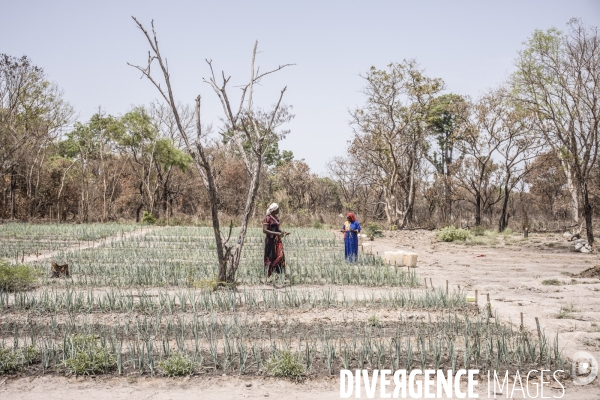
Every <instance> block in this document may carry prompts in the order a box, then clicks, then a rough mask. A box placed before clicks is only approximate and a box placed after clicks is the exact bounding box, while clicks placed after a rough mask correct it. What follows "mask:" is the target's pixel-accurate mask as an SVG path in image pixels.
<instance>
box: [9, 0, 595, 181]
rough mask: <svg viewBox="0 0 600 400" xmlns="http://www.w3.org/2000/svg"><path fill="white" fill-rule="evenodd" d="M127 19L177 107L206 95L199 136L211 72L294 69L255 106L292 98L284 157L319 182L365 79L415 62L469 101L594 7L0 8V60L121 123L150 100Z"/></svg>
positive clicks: (266, 88) (211, 100) (236, 74)
mask: <svg viewBox="0 0 600 400" xmlns="http://www.w3.org/2000/svg"><path fill="white" fill-rule="evenodd" d="M132 15H134V16H136V17H137V18H138V19H139V20H140V21H141V22H143V23H144V24H146V25H148V27H149V25H150V21H151V20H152V19H154V21H155V26H156V29H157V32H158V37H159V42H160V46H161V51H162V54H163V56H166V57H167V59H168V61H169V67H170V71H171V75H172V81H173V83H174V91H175V96H176V99H177V100H178V101H179V102H182V103H190V104H191V103H193V99H194V98H195V97H196V96H197V95H198V94H201V95H202V96H203V120H204V121H205V122H211V121H212V122H213V123H214V124H218V122H219V118H220V116H221V115H222V111H221V109H220V105H219V103H218V102H217V98H216V96H215V95H214V94H213V93H212V92H211V89H210V87H209V86H208V85H207V84H205V83H203V82H202V77H205V76H207V75H208V68H207V65H206V63H205V61H204V60H205V59H206V58H209V59H212V60H213V61H214V65H215V67H216V68H217V69H218V70H221V69H224V70H225V71H226V73H227V74H228V75H231V76H232V81H231V82H232V86H234V85H235V84H241V83H243V82H245V81H246V80H247V79H248V76H249V69H250V68H249V63H250V55H251V51H252V46H253V44H254V41H255V40H258V42H259V50H260V51H261V53H260V54H259V57H258V63H259V65H261V66H262V68H263V69H267V68H272V67H275V66H277V65H278V64H284V63H295V64H297V65H296V66H293V67H290V68H288V69H285V70H283V71H281V72H278V73H277V74H276V75H273V77H272V78H271V79H265V80H264V82H263V85H262V86H261V87H259V88H258V91H259V93H258V95H259V100H260V101H261V102H263V104H265V106H269V105H270V104H272V103H273V102H274V101H275V100H276V97H277V94H278V92H279V91H280V90H281V88H282V87H283V86H285V85H287V87H288V91H287V93H286V95H285V102H286V103H287V104H291V105H293V107H294V114H295V115H296V117H295V119H294V120H293V121H292V123H291V124H290V125H289V128H290V129H291V134H290V135H289V137H288V138H287V139H286V140H285V141H284V142H283V143H282V145H281V147H282V148H284V149H288V150H293V152H294V154H295V155H296V158H304V159H305V160H306V161H307V162H308V163H309V165H310V166H311V167H312V168H313V170H315V171H316V172H320V173H323V172H325V165H326V163H327V161H328V160H329V159H331V157H333V156H336V155H342V154H344V151H345V148H346V145H347V141H348V140H349V139H350V138H351V136H352V129H351V127H350V126H349V125H348V120H349V116H348V110H349V109H350V108H354V107H356V106H358V105H360V104H362V103H363V97H362V95H361V93H360V90H361V88H362V87H363V82H362V81H361V78H360V77H359V74H360V73H362V72H364V71H366V70H367V69H368V68H370V67H371V66H372V65H373V66H376V67H378V68H384V67H385V66H386V65H387V64H389V63H390V62H399V61H402V60H403V59H411V58H414V59H416V60H417V61H418V62H419V64H420V65H421V67H422V68H425V69H426V73H427V74H428V75H430V76H432V77H440V78H443V79H444V81H445V82H446V87H447V91H449V92H454V93H458V94H464V95H470V96H474V97H476V96H477V95H478V94H480V93H481V92H482V91H485V90H486V89H487V88H490V87H493V86H496V85H498V84H499V83H501V82H502V81H503V80H505V79H506V77H507V76H508V75H509V74H510V73H511V72H512V71H513V63H514V59H515V57H516V55H517V52H518V50H519V49H520V48H521V47H522V43H523V41H525V40H526V39H527V37H529V36H530V35H531V33H532V32H533V31H534V30H535V29H547V28H550V27H552V26H555V27H558V28H559V29H564V28H565V26H566V23H567V21H568V20H569V19H570V18H572V17H580V18H582V19H583V21H584V23H585V24H587V25H595V26H599V25H600V1H573V0H571V1H560V2H559V1H548V0H545V1H496V2H491V1H485V2H484V1H416V0H415V1H410V2H409V1H369V2H367V1H362V2H358V1H322V0H321V1H306V0H304V1H294V2H292V1H282V0H279V1H219V2H217V1H212V2H208V1H148V0H146V1H125V0H121V1H108V0H103V1H87V0H86V1H37V2H35V1H25V0H20V1H16V0H0V53H7V54H10V55H14V56H21V55H27V56H29V57H30V58H31V59H32V60H33V62H34V63H35V64H37V65H39V66H41V67H43V68H44V69H45V71H46V73H47V74H48V76H49V77H50V79H51V80H53V81H55V82H56V83H57V84H58V85H59V86H60V87H61V88H62V89H63V90H64V94H65V98H66V99H67V100H68V101H69V102H71V103H72V104H73V106H74V107H75V109H76V110H77V112H78V114H79V118H80V120H81V121H85V120H87V119H89V117H90V116H91V115H92V114H93V113H94V112H95V111H96V110H97V109H98V107H99V106H102V108H103V109H105V110H106V111H107V112H108V113H111V114H115V115H118V114H122V113H125V112H127V111H128V110H129V108H130V107H131V106H133V105H140V104H148V103H150V102H151V101H152V100H154V99H155V98H157V91H156V89H155V88H154V87H153V86H152V85H151V84H150V82H148V81H146V80H140V79H139V78H140V74H139V73H138V71H136V70H134V69H133V68H131V67H129V66H127V62H131V63H138V64H144V63H145V61H146V57H147V50H148V46H147V43H146V42H145V38H144V37H143V35H142V33H141V31H139V30H138V29H137V27H136V26H135V24H134V22H133V21H132V19H131V16H132ZM157 72H158V71H157ZM232 92H233V93H235V92H236V91H235V90H234V91H232Z"/></svg>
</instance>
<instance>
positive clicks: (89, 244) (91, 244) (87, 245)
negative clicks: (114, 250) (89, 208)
mask: <svg viewBox="0 0 600 400" xmlns="http://www.w3.org/2000/svg"><path fill="white" fill-rule="evenodd" d="M161 228H162V227H161V226H152V227H147V228H141V229H138V230H135V231H132V232H127V233H123V234H117V235H112V236H107V237H105V238H102V239H97V240H90V241H85V242H80V243H78V244H77V245H73V246H70V247H65V248H64V249H60V250H55V251H49V252H47V253H39V254H38V255H37V256H36V255H35V254H32V255H28V256H26V257H23V261H22V262H24V263H31V262H36V261H37V262H39V261H43V260H49V259H52V258H55V257H57V256H58V255H59V254H60V253H61V252H64V251H69V250H85V249H93V248H96V247H100V246H102V245H105V244H110V243H112V242H115V241H120V240H125V239H128V238H131V237H137V236H143V235H146V234H148V233H150V232H154V231H156V230H159V229H161ZM82 243H83V244H82Z"/></svg>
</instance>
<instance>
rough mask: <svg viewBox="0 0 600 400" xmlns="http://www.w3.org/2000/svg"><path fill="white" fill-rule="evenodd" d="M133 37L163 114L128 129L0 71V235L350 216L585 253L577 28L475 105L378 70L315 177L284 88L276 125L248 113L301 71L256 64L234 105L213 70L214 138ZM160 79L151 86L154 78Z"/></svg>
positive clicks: (442, 88) (595, 42)
mask: <svg viewBox="0 0 600 400" xmlns="http://www.w3.org/2000/svg"><path fill="white" fill-rule="evenodd" d="M135 22H136V24H138V27H139V28H140V29H141V30H142V32H143V33H144V35H145V37H146V39H147V41H148V42H147V43H148V45H149V46H150V48H151V57H150V59H149V60H148V62H149V64H148V65H144V66H138V65H132V66H133V67H135V68H137V69H138V70H140V71H141V72H142V73H143V74H144V76H146V78H148V80H149V81H150V82H151V84H154V85H155V86H156V88H157V90H158V91H159V92H158V93H159V99H160V101H155V102H153V103H151V104H148V105H143V106H138V107H134V108H132V109H131V110H129V111H128V112H126V113H124V114H122V115H108V114H106V112H104V111H103V110H101V109H99V110H98V112H97V113H96V114H94V115H93V116H92V117H91V118H90V120H89V121H87V122H77V121H75V120H74V115H75V114H74V109H73V107H72V106H71V105H70V104H68V103H67V102H66V101H65V100H64V97H63V94H62V92H61V91H60V89H59V88H58V86H57V85H56V84H54V83H52V82H51V81H50V79H49V77H47V76H46V74H45V73H44V71H43V69H42V68H41V67H39V66H36V65H34V63H33V62H32V61H31V60H30V59H29V58H28V57H21V58H16V57H13V56H9V55H4V54H3V55H1V57H0V141H1V145H0V189H1V190H2V195H1V196H0V217H1V218H2V219H5V220H8V219H16V220H37V219H40V220H53V221H64V222H69V221H77V222H91V221H112V220H123V219H124V220H135V221H141V220H142V219H143V218H144V215H146V216H149V215H152V217H153V218H158V219H161V220H164V221H172V222H173V223H179V222H181V223H183V222H187V221H212V222H213V226H214V224H215V222H216V223H217V226H220V225H219V221H222V223H225V224H228V221H229V220H235V221H236V224H242V225H243V224H246V225H247V224H251V223H258V222H259V221H258V219H259V218H261V217H260V215H261V214H262V212H260V213H259V212H258V211H257V210H262V208H264V207H266V205H267V204H268V203H270V202H272V201H277V202H278V203H280V204H281V206H282V209H283V210H284V211H285V216H284V218H285V219H286V220H288V222H289V223H295V224H313V223H314V224H320V223H336V224H337V223H338V222H339V221H338V220H339V217H338V215H339V214H340V213H344V212H345V211H348V210H352V211H355V212H357V213H358V214H359V216H360V217H361V219H362V220H363V221H372V222H378V223H380V224H382V225H385V226H386V227H388V228H391V229H405V228H416V227H424V228H434V227H439V226H445V225H457V226H458V225H461V226H476V225H484V226H487V227H493V228H495V229H498V230H499V231H503V230H505V229H506V228H507V227H509V226H512V227H513V229H524V228H528V229H560V228H563V227H571V226H582V227H583V226H585V228H586V234H587V237H588V241H590V242H591V243H593V214H594V209H595V206H596V205H597V204H598V202H599V193H598V192H599V191H598V189H599V185H598V183H599V179H600V170H599V168H598V167H599V165H598V158H597V156H598V137H599V122H600V104H599V101H600V100H599V99H600V41H599V37H598V31H597V28H596V27H588V26H585V25H584V24H583V23H582V22H581V21H580V20H571V21H570V22H569V24H568V25H567V29H566V31H565V32H561V31H559V30H557V29H554V28H553V29H549V30H546V31H535V32H534V33H533V35H532V36H531V37H530V38H529V39H528V40H527V41H526V42H525V44H524V48H523V49H522V50H521V51H519V52H518V53H517V54H516V60H515V70H514V72H513V73H512V74H511V76H510V78H509V79H508V80H507V81H506V82H504V83H503V84H501V85H499V86H497V87H495V88H491V89H487V90H483V91H482V95H480V96H479V97H477V98H470V97H468V96H464V95H461V94H457V93H449V92H448V90H447V88H446V85H445V83H444V81H443V80H442V79H441V78H438V77H430V76H428V75H427V74H426V73H425V71H424V69H423V68H422V67H421V66H420V65H419V64H418V63H417V62H416V61H415V60H404V61H402V62H398V63H391V64H389V65H388V66H386V67H384V68H382V69H379V68H376V67H371V68H370V69H369V70H368V71H366V72H365V73H364V74H363V75H362V77H363V78H364V87H363V94H364V103H363V104H362V105H360V106H359V107H357V108H355V109H352V110H350V113H349V122H350V124H351V126H352V129H353V133H352V137H351V140H350V141H349V144H348V147H347V152H346V155H345V156H343V157H336V158H334V159H332V160H330V162H329V163H328V166H327V171H328V172H327V174H326V175H325V176H319V175H317V174H315V173H313V172H312V171H311V170H310V167H309V166H308V165H307V164H306V163H305V162H304V160H298V159H296V158H294V155H293V153H292V152H291V151H286V150H282V149H280V146H279V142H280V140H281V139H282V138H284V137H285V136H286V135H287V134H288V133H289V132H288V130H287V129H286V128H285V125H286V123H287V122H289V121H290V120H291V119H292V118H293V115H292V113H291V108H290V107H289V106H287V105H286V104H285V102H284V101H283V99H284V93H285V88H284V89H283V90H281V91H280V92H278V94H277V95H276V96H274V99H275V103H274V105H273V106H271V107H270V108H269V107H267V108H264V107H260V105H259V104H255V101H254V100H253V91H254V90H255V86H257V85H256V84H257V83H258V82H259V81H260V80H262V79H264V78H265V77H267V75H269V74H270V73H275V72H278V71H281V70H282V69H284V68H287V67H290V66H291V65H287V64H284V65H280V66H278V67H276V68H274V69H272V70H269V71H268V72H267V73H263V72H259V71H260V70H259V69H257V68H256V67H255V65H254V63H255V58H256V48H255V49H254V52H253V54H252V60H251V61H252V71H253V73H252V75H251V76H250V79H249V80H248V83H247V84H246V85H245V86H243V90H242V92H243V93H242V95H241V97H240V98H238V97H236V98H235V100H234V99H233V97H234V96H233V95H232V94H230V93H229V91H228V82H229V77H227V76H226V75H225V74H224V73H222V74H218V73H215V71H214V70H213V66H212V62H211V61H208V67H209V71H210V74H209V76H208V77H207V78H205V79H204V82H206V84H208V85H209V86H210V88H211V89H212V91H213V92H214V95H215V96H216V97H217V98H218V99H219V101H220V102H221V104H222V105H223V115H222V116H221V117H222V118H221V119H222V121H223V122H222V124H221V125H220V126H218V127H215V128H213V127H210V126H205V125H203V124H202V122H201V117H200V114H201V110H200V108H201V98H200V97H198V98H197V99H196V102H195V104H191V105H185V103H181V102H180V103H176V102H175V101H176V97H175V95H174V94H173V93H172V91H171V89H170V79H175V78H176V77H173V78H172V77H171V76H170V74H169V72H168V67H167V65H166V63H163V64H161V63H162V56H161V54H160V50H159V49H158V41H156V34H155V32H154V26H152V30H151V32H148V31H146V30H145V29H144V27H143V26H142V25H141V24H140V23H138V22H137V21H135ZM151 63H155V64H156V63H157V64H158V70H157V71H158V72H159V75H157V76H155V75H152V74H150V68H149V66H150V64H151ZM159 78H160V79H159ZM159 80H160V82H162V85H161V83H159ZM182 104H183V105H182ZM234 104H238V105H239V107H237V108H236V106H235V105H234ZM240 217H241V220H240ZM234 247H235V246H234ZM223 251H224V252H226V251H227V250H226V249H224V250H223ZM231 251H234V250H231ZM223 257H225V254H224V256H223ZM225 258H226V257H225Z"/></svg>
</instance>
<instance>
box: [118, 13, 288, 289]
mask: <svg viewBox="0 0 600 400" xmlns="http://www.w3.org/2000/svg"><path fill="white" fill-rule="evenodd" d="M133 20H134V21H135V23H136V24H137V26H138V27H139V28H140V30H141V31H142V32H143V33H144V35H145V37H146V39H147V41H148V44H149V45H150V49H151V50H150V51H149V53H148V64H147V65H146V66H145V67H141V66H137V65H132V66H133V67H135V68H137V69H138V70H139V71H141V72H142V74H143V76H145V77H146V78H148V79H149V80H150V81H151V82H152V83H153V84H154V86H155V87H156V88H157V89H158V91H159V93H160V95H161V96H162V98H163V99H164V100H165V102H166V103H167V104H168V105H169V107H170V108H171V110H172V112H173V116H174V118H175V122H176V124H177V128H178V131H179V134H180V135H181V137H182V139H183V141H184V143H185V145H186V148H187V149H188V151H189V153H190V155H191V156H192V158H193V159H194V162H195V165H196V169H197V171H198V174H199V175H200V178H201V180H202V183H203V184H204V186H205V188H206V189H207V191H208V194H209V198H210V205H211V216H212V224H213V229H214V235H215V242H216V247H217V257H218V260H219V272H218V281H219V282H220V283H227V284H233V283H235V274H236V271H237V269H238V266H239V262H240V259H241V253H242V249H243V246H244V240H245V237H246V231H247V228H248V222H249V219H250V217H251V214H252V211H253V208H254V204H255V201H256V194H257V190H258V186H259V183H260V182H259V181H260V172H261V169H262V166H263V161H264V156H265V152H266V151H267V149H268V147H269V144H271V143H272V142H274V141H278V140H280V139H281V138H282V137H283V136H284V135H285V134H286V133H287V132H286V131H282V132H277V129H278V128H279V127H280V126H281V125H282V124H284V123H285V122H288V121H289V120H290V119H291V118H292V115H291V114H290V112H289V108H288V107H286V106H285V105H283V104H282V99H283V95H284V93H285V90H286V88H283V90H281V92H280V94H279V98H278V100H277V102H276V103H275V105H274V106H273V107H272V108H271V109H270V110H268V111H261V110H260V109H259V108H258V107H257V106H256V105H255V104H254V88H255V85H256V84H258V83H259V82H260V81H261V80H262V78H264V77H265V76H267V75H269V74H272V73H274V72H277V71H279V70H281V69H283V68H285V67H287V66H289V65H291V64H285V65H280V66H278V67H277V68H275V69H273V70H269V71H266V72H261V71H260V69H259V68H258V67H256V65H255V61H256V54H257V48H258V42H257V43H256V44H255V46H254V50H253V52H252V61H251V70H250V79H249V81H248V83H246V84H245V85H243V86H242V87H241V96H240V98H239V101H238V103H237V104H238V106H237V108H235V107H234V105H233V103H232V102H231V96H230V95H229V93H228V91H227V89H228V87H227V85H228V83H229V81H230V78H231V77H229V76H226V75H225V73H224V72H223V73H221V76H220V78H217V76H216V74H215V72H214V68H213V65H212V61H209V60H207V63H208V65H209V67H210V71H211V75H210V77H209V78H207V79H204V81H205V82H207V83H208V84H209V85H210V86H211V88H212V89H213V90H214V92H215V93H216V95H217V97H218V99H219V100H220V102H221V105H222V107H223V112H224V121H225V127H224V129H223V130H222V131H221V133H222V134H223V135H227V136H228V138H230V139H232V140H233V142H234V143H235V144H236V146H237V147H238V151H239V154H240V155H241V157H242V160H243V162H244V165H245V168H246V171H247V173H248V174H249V177H250V185H249V187H248V192H247V195H246V202H245V206H244V211H243V214H242V217H241V228H240V231H239V235H238V237H237V240H235V242H234V243H230V242H229V240H230V238H231V232H232V229H231V228H232V225H230V229H229V234H228V235H227V237H224V236H222V235H221V228H220V221H219V214H218V205H219V191H218V187H217V185H216V182H215V171H214V169H213V167H212V161H211V159H210V157H209V156H208V155H207V152H206V148H205V145H204V144H203V136H204V132H203V127H202V123H201V119H200V105H201V98H200V96H198V97H197V98H196V109H195V115H196V137H195V139H192V137H191V135H189V134H188V132H187V131H186V129H185V127H184V126H183V123H182V120H181V117H180V115H179V110H178V108H177V103H176V102H175V97H174V94H173V90H172V87H171V76H170V74H169V68H168V64H167V61H166V59H165V58H163V56H162V55H161V53H160V49H159V46H158V40H157V37H156V31H155V29H154V22H152V33H151V34H150V33H149V32H148V31H147V30H146V29H145V28H144V26H143V25H142V24H141V23H140V22H139V21H138V20H137V19H135V17H133ZM155 62H156V63H158V65H159V67H160V71H161V72H162V79H163V80H164V81H163V82H164V86H161V83H159V81H158V78H155V77H154V76H153V75H152V74H151V66H152V65H153V63H155ZM129 65H131V64H129Z"/></svg>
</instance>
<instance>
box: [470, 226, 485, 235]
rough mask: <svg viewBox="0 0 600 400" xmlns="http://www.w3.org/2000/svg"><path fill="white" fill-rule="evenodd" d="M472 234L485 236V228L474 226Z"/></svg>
mask: <svg viewBox="0 0 600 400" xmlns="http://www.w3.org/2000/svg"><path fill="white" fill-rule="evenodd" d="M471 234H472V235H473V236H483V235H485V228H484V227H483V226H481V225H477V226H474V227H473V228H472V229H471Z"/></svg>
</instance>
